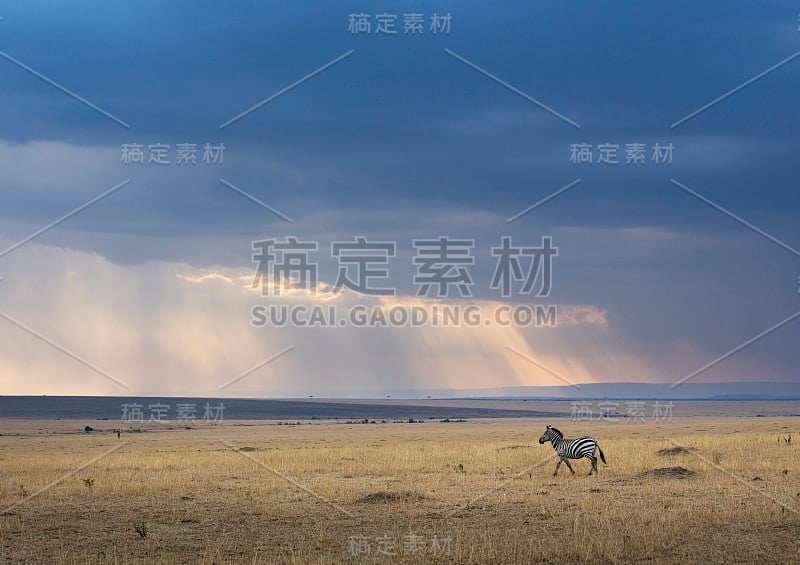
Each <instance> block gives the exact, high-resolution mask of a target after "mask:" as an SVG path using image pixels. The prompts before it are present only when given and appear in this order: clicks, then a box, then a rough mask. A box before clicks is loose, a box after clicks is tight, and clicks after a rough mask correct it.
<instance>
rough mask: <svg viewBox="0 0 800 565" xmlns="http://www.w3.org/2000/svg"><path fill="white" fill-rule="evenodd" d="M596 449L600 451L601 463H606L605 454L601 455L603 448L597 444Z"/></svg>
mask: <svg viewBox="0 0 800 565" xmlns="http://www.w3.org/2000/svg"><path fill="white" fill-rule="evenodd" d="M597 451H599V452H600V460H601V461H602V462H603V463H606V456H605V455H603V450H602V449H600V446H599V445H598V446H597ZM606 465H608V463H606Z"/></svg>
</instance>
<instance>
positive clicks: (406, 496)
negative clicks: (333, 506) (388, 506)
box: [356, 490, 427, 504]
mask: <svg viewBox="0 0 800 565" xmlns="http://www.w3.org/2000/svg"><path fill="white" fill-rule="evenodd" d="M426 498H427V497H425V496H423V495H421V494H420V493H418V492H414V491H402V492H387V491H385V490H381V491H378V492H373V493H370V494H368V495H367V496H362V497H361V498H359V499H358V500H356V503H359V504H374V503H377V502H410V501H413V500H425V499H426Z"/></svg>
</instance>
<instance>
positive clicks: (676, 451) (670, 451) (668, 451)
mask: <svg viewBox="0 0 800 565" xmlns="http://www.w3.org/2000/svg"><path fill="white" fill-rule="evenodd" d="M693 451H697V450H696V449H695V448H694V447H683V446H682V445H678V446H676V447H665V448H664V449H659V450H658V451H656V454H657V455H680V454H681V453H691V452H693Z"/></svg>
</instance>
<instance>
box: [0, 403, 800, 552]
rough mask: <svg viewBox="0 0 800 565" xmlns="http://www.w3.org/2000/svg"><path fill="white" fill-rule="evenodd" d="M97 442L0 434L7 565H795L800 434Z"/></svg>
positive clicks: (450, 425) (243, 430)
mask: <svg viewBox="0 0 800 565" xmlns="http://www.w3.org/2000/svg"><path fill="white" fill-rule="evenodd" d="M84 423H85V422H83V421H78V420H58V421H56V420H24V419H15V420H11V419H5V420H0V428H2V429H1V430H0V431H2V435H1V436H0V505H2V508H3V509H4V510H3V511H2V514H0V558H2V561H3V563H8V564H11V563H98V564H100V563H102V564H105V563H120V564H129V563H165V564H171V563H206V564H211V563H220V564H221V563H253V564H256V563H265V564H267V563H364V564H367V563H369V564H372V563H386V564H389V563H430V562H437V563H701V562H702V563H793V564H794V563H800V461H799V460H798V455H800V450H799V447H800V446H798V443H800V417H790V416H786V417H685V418H684V417H681V418H672V419H671V420H670V421H651V420H645V421H625V420H621V421H603V420H592V421H579V420H571V419H567V418H562V419H542V418H514V419H509V418H505V419H479V420H467V421H449V422H448V421H441V420H433V419H431V420H425V421H423V422H421V423H419V422H414V423H409V422H408V421H385V423H383V422H382V421H381V420H377V421H376V422H375V423H366V424H362V423H355V422H353V423H345V422H343V421H319V420H317V421H301V422H297V421H293V422H280V423H278V422H276V421H266V420H265V421H224V422H219V423H217V425H211V424H208V423H202V422H197V423H194V424H193V425H188V426H183V425H181V426H177V425H172V426H165V425H164V424H162V423H149V424H148V423H143V424H142V425H141V426H139V427H138V428H137V429H134V428H131V427H130V426H124V427H122V433H121V437H120V438H119V439H118V438H117V434H116V432H115V429H116V428H117V427H119V423H115V422H108V421H106V422H93V423H92V425H93V426H94V427H95V430H94V431H92V432H85V431H84V429H83V424H84ZM547 424H551V425H553V426H556V427H557V428H559V429H561V430H562V431H563V432H564V434H565V436H566V437H567V438H574V437H578V436H580V435H591V436H593V437H595V438H597V440H598V442H599V444H600V447H601V448H602V450H603V452H604V453H605V457H606V460H607V462H608V464H607V465H604V464H603V463H599V474H598V475H596V476H587V473H588V471H589V469H590V463H589V461H588V460H586V459H584V460H580V461H574V462H573V463H572V464H573V467H574V468H575V470H576V474H575V475H570V473H569V470H568V469H567V468H566V466H565V465H562V466H561V469H560V470H559V474H558V476H555V477H554V476H553V469H554V468H555V463H556V457H555V453H554V451H553V449H552V447H551V446H550V444H546V445H540V444H539V442H538V439H539V436H540V435H541V434H542V433H543V431H544V429H545V425H547Z"/></svg>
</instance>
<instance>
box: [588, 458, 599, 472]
mask: <svg viewBox="0 0 800 565" xmlns="http://www.w3.org/2000/svg"><path fill="white" fill-rule="evenodd" d="M589 460H590V461H591V462H592V468H591V469H589V475H590V476H591V474H592V472H595V473H596V472H597V457H589Z"/></svg>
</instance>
